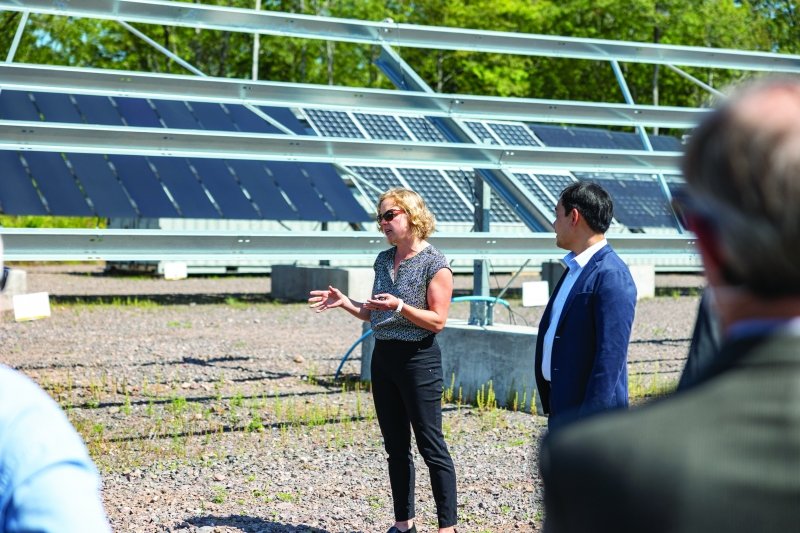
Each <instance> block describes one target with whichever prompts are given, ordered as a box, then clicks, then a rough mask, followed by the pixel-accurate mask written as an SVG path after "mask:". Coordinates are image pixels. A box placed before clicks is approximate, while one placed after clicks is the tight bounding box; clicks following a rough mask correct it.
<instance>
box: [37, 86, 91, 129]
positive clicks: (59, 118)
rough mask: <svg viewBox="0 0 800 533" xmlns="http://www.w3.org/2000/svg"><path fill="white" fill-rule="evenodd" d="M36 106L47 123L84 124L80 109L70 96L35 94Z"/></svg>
mask: <svg viewBox="0 0 800 533" xmlns="http://www.w3.org/2000/svg"><path fill="white" fill-rule="evenodd" d="M33 97H34V98H35V99H36V105H37V106H38V107H39V111H41V113H42V115H43V116H44V120H45V121H46V122H70V123H72V124H80V123H82V122H83V119H81V116H80V114H79V113H78V108H77V107H75V104H73V103H72V100H70V99H69V95H66V94H59V93H33Z"/></svg>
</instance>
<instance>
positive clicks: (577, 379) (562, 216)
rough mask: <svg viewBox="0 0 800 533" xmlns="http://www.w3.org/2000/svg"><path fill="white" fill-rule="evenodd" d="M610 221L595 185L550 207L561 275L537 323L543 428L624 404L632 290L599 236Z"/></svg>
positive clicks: (581, 186) (571, 190)
mask: <svg viewBox="0 0 800 533" xmlns="http://www.w3.org/2000/svg"><path fill="white" fill-rule="evenodd" d="M613 216H614V205H613V203H612V201H611V197H610V196H609V195H608V193H607V192H606V191H605V190H604V189H603V188H602V187H600V186H599V185H597V184H596V183H591V182H577V183H573V184H571V185H569V186H567V187H566V188H565V189H564V190H563V191H562V192H561V196H560V198H559V200H558V205H556V219H555V221H554V223H553V225H554V227H555V232H556V245H557V246H558V247H559V248H563V249H565V250H569V254H567V256H566V257H564V262H565V263H566V265H567V270H566V271H565V272H564V275H563V276H562V277H561V280H560V281H559V282H558V284H557V285H556V288H555V290H554V292H553V295H552V297H551V298H550V301H549V302H548V304H547V307H546V308H545V311H544V315H542V320H541V322H540V323H539V335H538V338H537V340H536V359H535V361H536V385H537V388H538V390H539V397H540V399H541V402H542V407H543V408H544V411H545V413H547V414H549V416H550V418H549V420H548V424H549V426H550V428H551V429H552V428H555V427H557V426H558V425H560V424H564V423H566V422H568V421H569V420H572V419H576V418H583V417H586V416H588V415H591V414H593V413H596V412H598V411H603V410H606V409H614V408H618V407H626V406H627V405H628V373H627V359H628V343H629V341H630V336H631V325H632V324H633V316H634V311H635V307H636V286H635V285H634V283H633V278H632V277H631V273H630V271H629V270H628V267H627V266H626V265H625V263H623V262H622V260H621V259H620V258H619V256H618V255H617V254H616V253H615V252H614V250H612V249H611V246H609V245H608V242H607V241H606V238H605V232H606V231H607V230H608V227H609V225H610V224H611V219H612V218H613Z"/></svg>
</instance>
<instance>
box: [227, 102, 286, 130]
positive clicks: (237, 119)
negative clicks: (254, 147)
mask: <svg viewBox="0 0 800 533" xmlns="http://www.w3.org/2000/svg"><path fill="white" fill-rule="evenodd" d="M225 107H226V108H227V109H228V112H229V113H230V114H231V119H232V120H233V122H234V123H235V124H236V126H238V128H239V130H240V131H244V132H248V133H283V132H282V131H280V130H279V129H278V128H276V127H275V126H273V125H272V124H270V123H269V122H267V121H266V120H264V119H263V118H261V117H259V116H258V115H256V114H255V113H254V112H252V111H250V110H249V109H247V108H246V107H245V106H243V105H233V104H226V105H225ZM276 120H277V119H276Z"/></svg>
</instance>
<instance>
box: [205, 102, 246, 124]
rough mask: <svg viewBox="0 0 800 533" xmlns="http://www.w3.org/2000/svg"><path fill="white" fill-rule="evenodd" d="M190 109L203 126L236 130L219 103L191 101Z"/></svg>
mask: <svg viewBox="0 0 800 533" xmlns="http://www.w3.org/2000/svg"><path fill="white" fill-rule="evenodd" d="M192 109H194V114H195V115H197V118H198V119H200V124H202V127H203V128H205V129H207V130H216V131H236V125H235V124H234V123H233V120H231V117H230V116H228V114H227V113H226V112H225V110H224V109H223V108H222V106H221V105H220V104H213V103H210V102H192ZM251 113H252V112H251Z"/></svg>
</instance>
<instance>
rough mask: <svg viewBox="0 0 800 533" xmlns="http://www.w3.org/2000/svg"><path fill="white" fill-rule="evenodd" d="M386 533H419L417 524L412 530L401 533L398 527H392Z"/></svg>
mask: <svg viewBox="0 0 800 533" xmlns="http://www.w3.org/2000/svg"><path fill="white" fill-rule="evenodd" d="M386 533H417V524H414V525H413V526H411V529H407V530H405V531H400V530H399V529H397V527H396V526H392V527H390V528H389V531H387V532H386Z"/></svg>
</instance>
